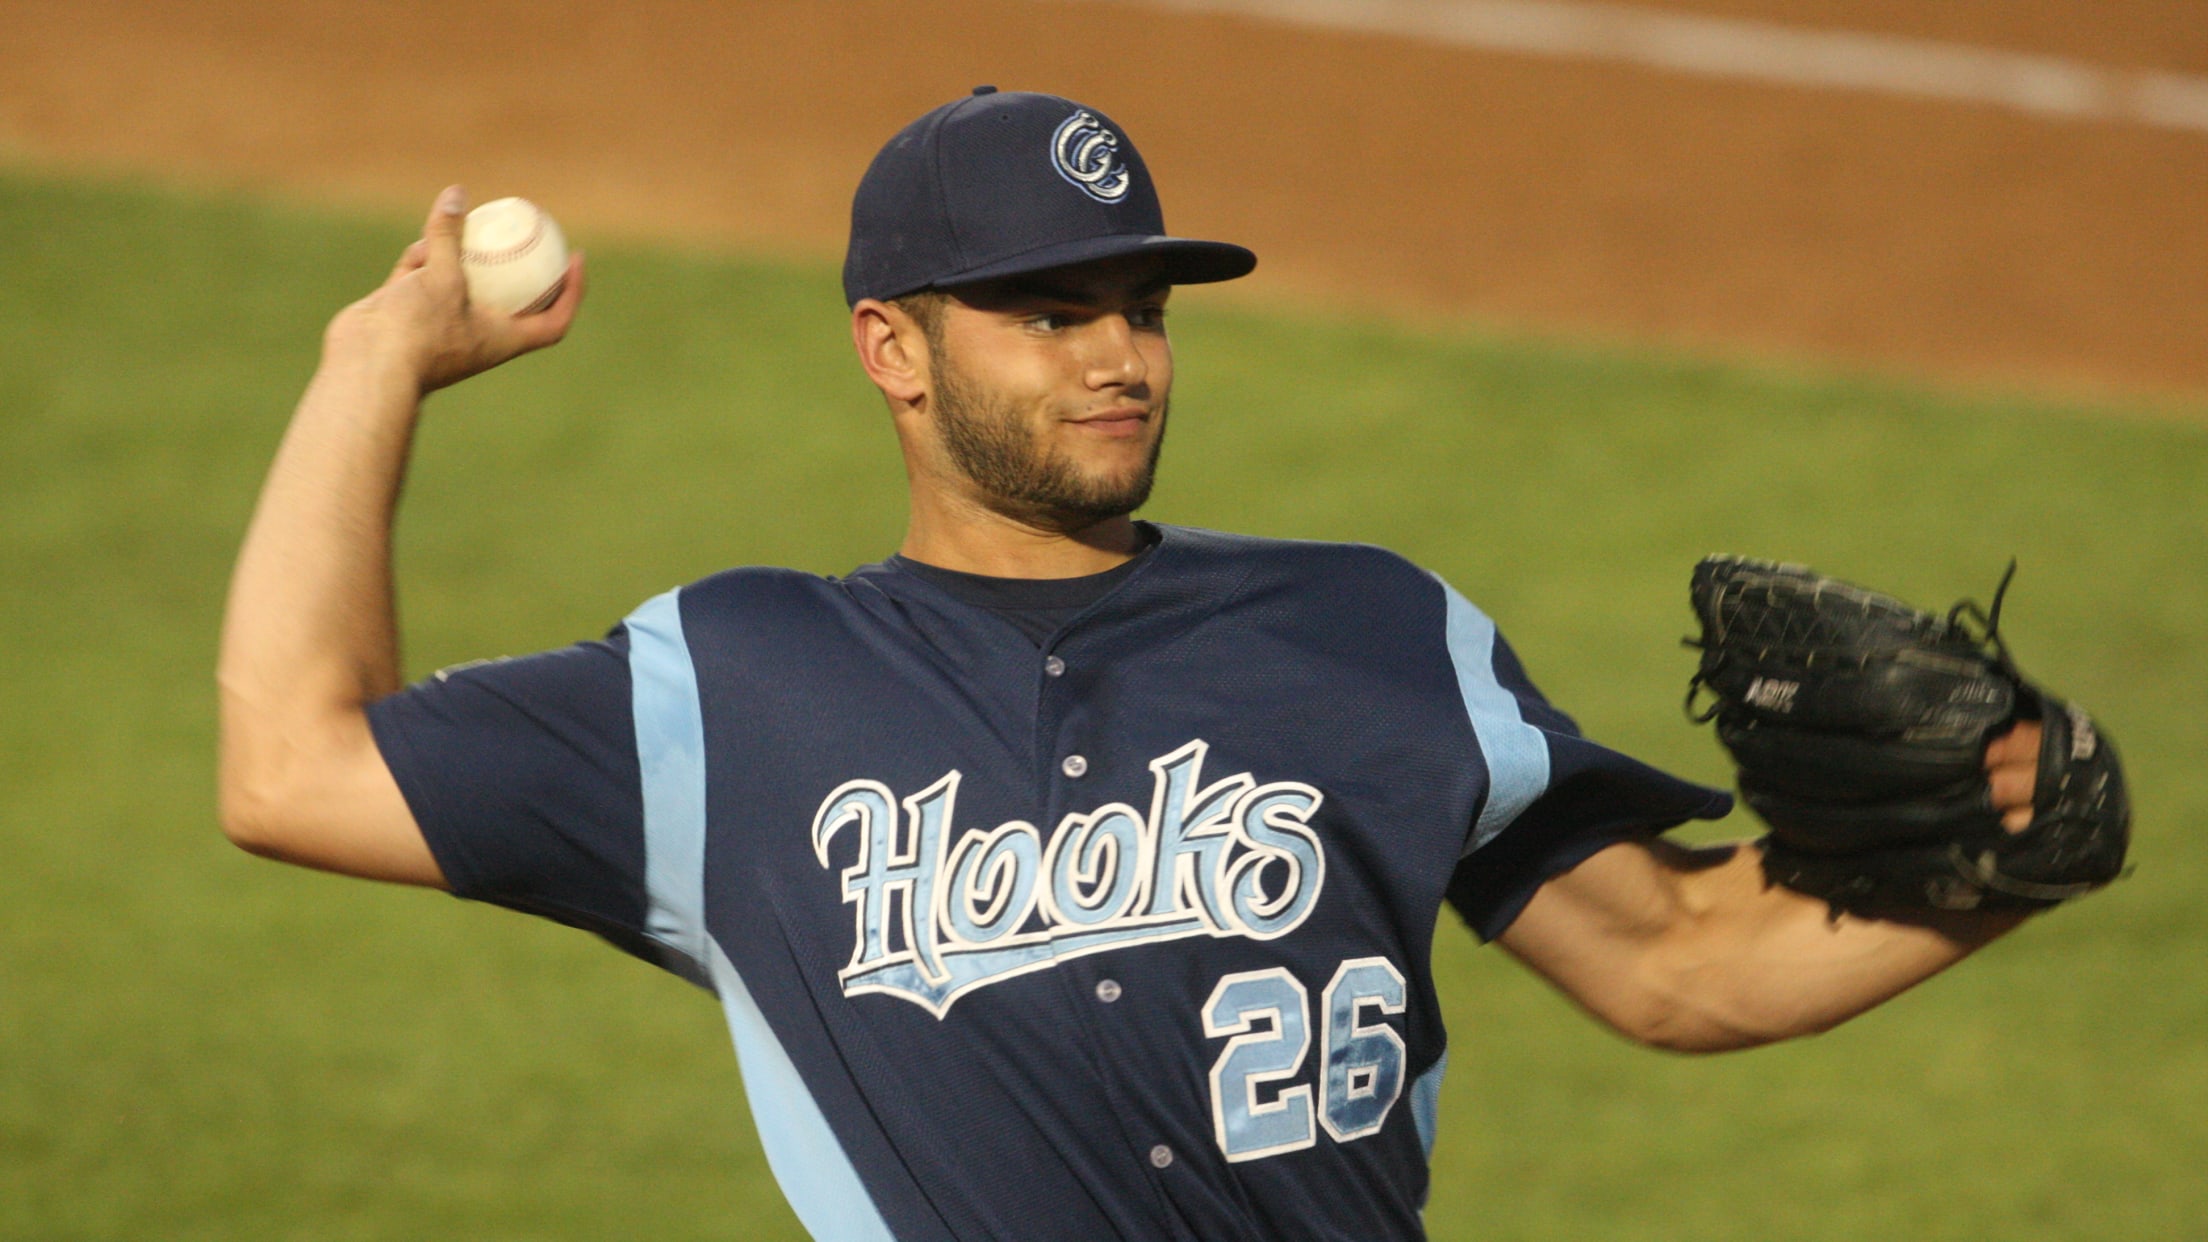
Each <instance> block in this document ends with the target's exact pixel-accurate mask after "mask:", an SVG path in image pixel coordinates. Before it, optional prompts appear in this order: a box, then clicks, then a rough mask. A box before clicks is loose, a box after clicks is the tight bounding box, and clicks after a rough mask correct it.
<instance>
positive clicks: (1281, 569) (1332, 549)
mask: <svg viewBox="0 0 2208 1242" xmlns="http://www.w3.org/2000/svg"><path fill="white" fill-rule="evenodd" d="M1157 529H1158V531H1159V534H1160V536H1161V539H1162V540H1163V543H1164V545H1165V546H1167V547H1170V548H1172V549H1173V550H1174V552H1175V556H1174V558H1173V559H1174V560H1175V561H1176V562H1177V563H1179V564H1181V565H1183V566H1185V567H1187V568H1188V569H1189V570H1192V571H1198V572H1203V571H1214V572H1215V571H1219V570H1227V569H1236V570H1240V571H1243V572H1245V573H1248V574H1251V575H1253V576H1259V577H1270V578H1289V579H1294V580H1298V581H1303V582H1308V583H1312V584H1317V585H1325V586H1330V587H1335V588H1345V587H1346V588H1360V587H1362V588H1369V589H1372V590H1410V591H1414V592H1417V593H1420V594H1430V595H1432V596H1434V597H1435V598H1436V599H1437V600H1438V599H1439V598H1440V593H1441V590H1442V587H1441V582H1440V579H1438V578H1436V577H1434V576H1433V575H1432V574H1430V573H1428V572H1427V571H1425V570H1424V569H1421V568H1419V567H1418V566H1417V565H1416V564H1413V563H1412V562H1411V561H1410V560H1409V559H1408V558H1406V557H1404V556H1402V555H1401V554H1399V553H1396V552H1392V551H1390V550H1388V549H1387V548H1383V547H1379V546H1377V545H1374V544H1369V543H1335V542H1329V541H1325V540H1316V539H1270V538H1266V537H1263V536H1260V535H1241V534H1233V533H1229V532H1226V531H1215V530H1204V529H1201V528H1199V527H1193V526H1165V525H1159V526H1158V528H1157Z"/></svg>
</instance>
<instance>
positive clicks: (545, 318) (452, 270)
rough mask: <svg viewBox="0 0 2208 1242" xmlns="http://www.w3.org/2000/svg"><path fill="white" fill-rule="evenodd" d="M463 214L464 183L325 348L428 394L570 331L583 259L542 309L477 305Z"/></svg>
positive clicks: (573, 262)
mask: <svg viewBox="0 0 2208 1242" xmlns="http://www.w3.org/2000/svg"><path fill="white" fill-rule="evenodd" d="M466 215H467V198H466V195H465V194H464V193H463V192H462V191H461V189H460V187H459V186H449V187H447V188H446V189H445V191H444V193H442V194H440V195H438V196H437V202H436V205H435V206H433V207H431V208H430V212H429V219H428V221H427V222H426V223H425V224H424V225H423V226H422V237H421V240H419V241H417V242H415V243H413V244H412V245H410V246H408V247H407V248H406V252H405V253H404V254H402V255H400V256H399V261H398V263H397V265H396V266H394V267H393V268H392V269H391V275H390V276H389V277H388V278H387V279H385V281H384V282H383V284H382V285H381V286H379V287H378V288H377V289H376V290H375V292H373V293H370V294H369V295H368V296H367V297H365V298H362V299H361V300H360V301H358V302H355V303H353V304H352V305H351V306H348V307H346V308H345V309H344V310H343V311H341V312H339V313H338V316H337V318H336V319H334V320H332V321H331V323H330V328H329V332H328V333H327V334H326V335H325V337H324V346H323V347H324V351H325V353H326V354H358V355H364V356H367V357H370V358H374V359H376V360H378V361H384V362H389V363H390V364H392V365H396V366H399V367H401V368H403V370H404V371H405V373H406V374H407V375H408V376H409V377H410V378H411V379H412V380H413V381H414V383H415V385H416V387H417V389H418V391H420V392H422V393H424V394H426V393H430V392H433V391H435V390H437V389H439V388H443V387H445V386H447V385H450V384H456V383H459V382H460V381H461V380H464V379H466V378H468V377H469V376H471V375H476V374H478V373H480V372H483V371H488V370H490V369H491V368H492V367H495V366H497V365H499V364H500V363H502V362H506V361H508V360H509V359H512V358H516V357H519V356H520V355H522V354H525V353H528V352H530V351H531V350H537V349H542V348H544V347H545V346H547V345H551V344H554V343H555V342H557V341H559V340H560V339H561V338H562V337H564V336H566V335H567V330H568V328H569V326H570V325H572V324H573V323H574V322H575V312H576V308H577V307H579V306H580V305H581V304H582V300H583V285H584V281H583V256H582V255H581V254H579V253H578V254H576V255H575V256H574V257H572V258H571V259H569V260H568V268H567V275H566V278H565V280H566V284H565V287H564V288H563V289H562V290H561V292H560V296H559V297H558V299H556V300H555V301H554V302H553V303H552V305H550V306H548V307H546V308H545V309H544V310H542V311H540V312H537V313H535V314H530V315H509V314H506V313H505V312H503V311H497V310H492V309H490V308H488V307H483V306H478V305H475V304H474V303H472V302H471V301H469V299H468V286H467V279H466V277H465V275H464V274H463V273H462V271H461V267H460V233H461V228H462V225H463V222H464V220H465V218H466Z"/></svg>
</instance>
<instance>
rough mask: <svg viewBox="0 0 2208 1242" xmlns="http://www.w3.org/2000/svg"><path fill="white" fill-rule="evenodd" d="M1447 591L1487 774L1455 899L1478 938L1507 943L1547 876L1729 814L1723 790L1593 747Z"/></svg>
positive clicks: (1454, 655) (1491, 629) (1459, 667)
mask: <svg viewBox="0 0 2208 1242" xmlns="http://www.w3.org/2000/svg"><path fill="white" fill-rule="evenodd" d="M1444 590H1445V591H1447V595H1448V608H1449V618H1448V628H1449V635H1448V641H1449V652H1450V658H1451V660H1452V661H1453V662H1454V663H1455V665H1456V671H1457V678H1458V688H1459V691H1460V692H1461V693H1462V695H1463V697H1464V701H1465V711H1466V713H1467V715H1469V716H1470V717H1471V720H1472V727H1473V733H1474V734H1475V736H1476V737H1477V739H1478V742H1479V747H1480V752H1481V757H1482V759H1483V760H1484V761H1485V763H1486V766H1487V770H1488V789H1487V795H1486V797H1485V798H1484V800H1483V801H1482V803H1481V806H1480V809H1479V813H1478V817H1477V819H1476V821H1475V822H1474V824H1473V825H1472V830H1471V832H1470V834H1469V835H1468V836H1467V838H1466V842H1465V851H1464V855H1463V857H1462V858H1460V859H1459V861H1458V863H1457V868H1456V871H1455V873H1454V874H1453V875H1452V876H1451V879H1450V884H1449V894H1448V898H1449V903H1450V904H1451V905H1453V906H1455V907H1456V909H1457V913H1458V914H1459V915H1461V916H1463V918H1464V920H1465V922H1466V923H1467V924H1468V925H1469V926H1470V927H1471V928H1472V930H1473V931H1474V932H1475V933H1477V934H1478V935H1479V937H1480V938H1481V939H1482V940H1493V939H1494V938H1495V937H1497V936H1500V935H1501V934H1503V932H1504V931H1505V930H1507V929H1508V928H1509V927H1510V924H1511V922H1512V921H1513V920H1515V919H1516V918H1517V917H1518V915H1519V913H1520V912H1521V911H1523V910H1524V909H1525V907H1526V903H1527V902H1529V901H1531V900H1533V894H1534V892H1535V890H1537V889H1539V888H1540V887H1541V885H1543V884H1544V883H1546V882H1548V880H1549V879H1550V878H1551V877H1553V876H1556V875H1560V874H1562V873H1563V872H1566V871H1569V870H1571V869H1572V868H1573V867H1575V866H1577V865H1578V864H1580V863H1581V862H1583V861H1585V860H1586V859H1588V858H1589V857H1591V856H1593V855H1594V854H1596V853H1597V852H1599V851H1601V850H1603V849H1605V848H1608V847H1609V846H1612V845H1615V844H1617V843H1619V842H1621V841H1626V840H1631V839H1633V838H1636V837H1645V836H1650V835H1653V834H1655V833H1659V832H1662V831H1664V830H1665V829H1668V828H1673V827H1676V826H1678V825H1679V824H1682V823H1685V822H1686V821H1688V820H1690V819H1721V818H1723V817H1724V816H1725V815H1727V814H1728V813H1730V812H1731V810H1732V808H1733V799H1732V795H1731V794H1729V793H1727V792H1725V791H1724V790H1721V789H1712V788H1710V787H1708V786H1705V785H1698V784H1696V783H1694V782H1692V781H1687V780H1682V779H1681V778H1679V777H1676V776H1673V775H1671V774H1670V773H1668V772H1665V771H1663V770H1661V769H1659V768H1655V767H1651V766H1650V765H1648V764H1646V763H1643V762H1641V761H1640V760H1638V759H1634V758H1632V757H1631V756H1628V755H1625V754H1622V753H1620V752H1618V751H1615V750H1612V749H1610V748H1609V747H1607V746H1604V745H1602V744H1600V743H1598V742H1595V741H1592V740H1590V739H1589V738H1587V737H1586V736H1585V735H1584V734H1582V733H1581V732H1580V729H1579V725H1578V724H1577V723H1576V722H1575V721H1573V719H1572V718H1571V717H1570V716H1568V715H1566V714H1565V713H1564V712H1562V711H1560V710H1559V709H1558V708H1557V707H1556V706H1555V705H1553V704H1551V703H1550V702H1549V700H1548V699H1547V697H1545V696H1544V695H1543V694H1542V693H1541V691H1540V690H1539V689H1537V688H1536V687H1535V686H1534V684H1533V680H1532V679H1531V678H1530V677H1528V676H1527V674H1526V670H1525V666H1524V665H1523V664H1521V663H1520V662H1519V659H1518V655H1517V653H1516V652H1515V651H1513V650H1512V649H1511V647H1510V644H1509V643H1508V642H1507V641H1506V640H1505V639H1504V638H1503V636H1502V635H1501V634H1500V633H1498V632H1497V631H1496V629H1495V626H1494V623H1493V622H1492V621H1489V620H1488V618H1487V617H1486V615H1485V614H1483V613H1481V612H1480V611H1479V610H1478V609H1477V608H1475V607H1473V606H1472V605H1471V604H1470V603H1468V602H1466V601H1465V599H1464V597H1463V596H1461V595H1458V594H1457V593H1456V592H1455V591H1454V590H1453V589H1449V588H1448V587H1447V586H1446V584H1445V585H1444Z"/></svg>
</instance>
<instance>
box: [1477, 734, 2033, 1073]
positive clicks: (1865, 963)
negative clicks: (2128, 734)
mask: <svg viewBox="0 0 2208 1242" xmlns="http://www.w3.org/2000/svg"><path fill="white" fill-rule="evenodd" d="M2038 734H2039V728H2038V726H2037V725H2036V724H2024V725H2019V726H2018V727H2017V728H2016V729H2015V730H2014V731H2013V732H2011V733H2010V734H2008V735H2005V736H2004V737H2002V738H2000V739H1998V740H1997V741H1996V742H1995V743H1994V744H1993V745H1992V746H1991V747H1989V748H1988V750H1987V753H1986V767H1987V771H1988V776H1989V779H1990V784H1991V787H1992V790H1993V797H1994V802H1995V805H1996V806H1997V807H1999V808H2000V809H2001V811H2002V813H2003V822H2004V823H2005V824H2006V825H2007V826H2008V827H2009V828H2010V829H2011V830H2012V831H2014V830H2017V829H2020V828H2022V827H2023V826H2024V825H2025V824H2028V823H2029V822H2030V819H2031V796H2032V787H2033V778H2034V776H2035V775H2036V771H2037V767H2036V764H2037V756H2038V747H2039V738H2038ZM2024 917H2025V916H2024V915H2022V914H2016V913H1998V914H1996V913H1945V912H1939V913H1933V912H1926V913H1921V914H1920V913H1911V914H1909V915H1907V916H1903V917H1893V918H1864V917H1858V916H1856V915H1850V914H1842V915H1839V916H1838V917H1834V915H1833V913H1832V912H1831V910H1830V908H1829V907H1828V906H1827V905H1826V903H1825V902H1824V901H1822V900H1820V899H1818V898H1814V897H1808V896H1804V895H1803V894H1800V893H1797V892H1794V891H1792V890H1791V889H1787V888H1784V887H1781V886H1779V885H1776V884H1772V883H1771V882H1769V881H1768V880H1767V879H1766V877H1765V875H1764V871H1763V867H1762V865H1761V863H1760V860H1759V858H1758V855H1757V851H1756V849H1755V847H1754V846H1753V845H1750V844H1747V843H1737V844H1731V845H1720V846H1707V847H1699V848H1697V847H1689V846H1685V845H1680V844H1677V843H1674V842H1671V841H1667V840H1664V839H1661V838H1656V839H1651V840H1645V841H1629V842H1623V843H1620V844H1618V845H1613V846H1611V847H1609V848H1608V849H1605V850H1603V851H1601V852H1599V853H1597V854H1595V855H1594V856H1593V857H1591V858H1589V859H1587V860H1586V861H1585V862H1583V863H1581V864H1579V865H1578V866H1577V867H1575V868H1573V869H1572V870H1570V871H1567V872H1565V873H1563V874H1561V875H1558V876H1556V877H1555V878H1553V879H1551V880H1549V881H1548V882H1547V883H1546V884H1544V885H1542V886H1541V888H1540V889H1539V890H1538V891H1537V892H1536V893H1535V894H1534V897H1533V900H1532V901H1531V902H1529V903H1528V904H1527V906H1526V908H1525V911H1524V912H1523V913H1521V914H1520V915H1519V916H1518V918H1517V919H1516V920H1515V921H1514V922H1513V923H1512V924H1511V926H1510V927H1509V929H1508V930H1507V931H1505V932H1504V933H1503V934H1502V936H1501V937H1500V942H1501V943H1502V945H1503V947H1504V948H1506V949H1508V950H1509V951H1510V952H1511V954H1512V955H1513V956H1515V957H1517V958H1518V959H1519V960H1520V961H1523V962H1524V963H1526V965H1528V966H1530V967H1531V968H1533V969H1534V970H1535V971H1536V972H1538V973H1539V974H1541V975H1542V976H1543V977H1545V978H1547V979H1548V980H1549V981H1550V982H1551V983H1553V984H1555V985H1556V987H1557V988H1558V989H1560V990H1561V991H1563V992H1564V993H1565V995H1567V996H1569V997H1571V998H1572V999H1573V1000H1574V1001H1576V1002H1578V1003H1579V1004H1580V1005H1581V1006H1582V1007H1583V1008H1585V1009H1587V1010H1588V1011H1589V1012H1590V1013H1592V1014H1594V1015H1595V1016H1596V1017H1597V1018H1600V1019H1601V1020H1603V1021H1604V1022H1606V1023H1608V1024H1609V1025H1610V1026H1612V1027H1614V1028H1615V1029H1617V1030H1618V1031H1619V1032H1620V1033H1622V1034H1624V1035H1626V1036H1627V1037H1628V1038H1631V1039H1634V1040H1637V1041H1639V1042H1642V1043H1647V1044H1651V1045H1654V1046H1657V1047H1662V1048H1669V1049H1673V1050H1676V1051H1681V1052H1718V1051H1724V1050H1726V1049H1732V1048H1747V1047H1753V1046H1755V1045H1758V1044H1765V1043H1770V1042H1773V1041H1775V1040H1781V1039H1788V1038H1791V1037H1794V1036H1797V1035H1809V1034H1814V1033H1816V1032H1819V1031H1823V1030H1827V1029H1829V1028H1831V1027H1833V1026H1835V1025H1837V1024H1838V1023H1841V1022H1844V1021H1846V1020H1847V1019H1849V1018H1851V1017H1854V1016H1855V1015H1856V1014H1859V1013H1861V1012H1863V1011H1864V1010H1867V1009H1870V1008H1871V1007H1873V1006H1875V1005H1878V1004H1880V1003H1881V1002H1883V1001H1886V1000H1888V999H1890V998H1892V997H1894V996H1896V995H1898V994H1899V993H1901V992H1903V991H1906V990H1907V989H1909V988H1910V987H1912V986H1914V985H1915V984H1917V983H1920V982H1922V981H1924V980H1925V979H1928V978H1930V977H1931V976H1933V975H1935V974H1937V973H1939V972H1940V971H1941V970H1944V969H1946V968H1947V967H1949V966H1951V965H1953V964H1955V963H1956V962H1958V961H1961V960H1962V959H1963V958H1964V957H1966V956H1968V955H1969V954H1970V953H1971V952H1972V951H1973V950H1975V949H1977V948H1979V947H1980V946H1982V945H1984V944H1986V943H1988V942H1990V941H1992V940H1993V939H1994V938H1996V937H1998V936H2000V935H2001V934H2002V933H2004V932H2006V931H2008V930H2009V929H2011V928H2013V927H2015V926H2016V925H2017V924H2018V923H2020V922H2022V921H2023V918H2024Z"/></svg>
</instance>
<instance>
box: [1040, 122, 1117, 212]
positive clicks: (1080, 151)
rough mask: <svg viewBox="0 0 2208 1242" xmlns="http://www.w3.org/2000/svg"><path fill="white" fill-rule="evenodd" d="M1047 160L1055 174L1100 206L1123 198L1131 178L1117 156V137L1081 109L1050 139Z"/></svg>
mask: <svg viewBox="0 0 2208 1242" xmlns="http://www.w3.org/2000/svg"><path fill="white" fill-rule="evenodd" d="M1050 159H1051V163H1052V164H1054V165H1056V166H1057V169H1058V175H1059V176H1061V177H1064V178H1065V179H1066V180H1067V181H1070V182H1072V183H1073V184H1074V185H1075V186H1077V187H1079V188H1080V190H1081V192H1082V193H1083V194H1086V195H1088V196H1089V197H1090V198H1093V199H1095V200H1096V201H1097V202H1100V203H1116V202H1118V201H1119V200H1120V199H1122V198H1125V197H1126V196H1127V187H1128V186H1129V185H1130V184H1132V183H1133V181H1134V175H1133V174H1132V173H1131V172H1129V171H1128V168H1127V165H1126V163H1125V162H1124V161H1123V160H1121V159H1120V156H1119V135H1118V134H1115V133H1113V132H1112V131H1110V130H1108V129H1106V128H1104V123H1103V122H1102V121H1099V120H1097V119H1096V114H1095V113H1093V112H1089V111H1087V110H1083V111H1080V112H1076V113H1074V114H1073V115H1072V116H1069V117H1067V118H1066V119H1065V120H1064V121H1063V122H1061V123H1060V124H1059V126H1058V132H1056V133H1054V134H1052V135H1051V136H1050Z"/></svg>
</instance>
